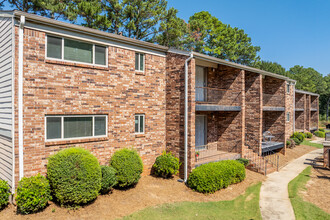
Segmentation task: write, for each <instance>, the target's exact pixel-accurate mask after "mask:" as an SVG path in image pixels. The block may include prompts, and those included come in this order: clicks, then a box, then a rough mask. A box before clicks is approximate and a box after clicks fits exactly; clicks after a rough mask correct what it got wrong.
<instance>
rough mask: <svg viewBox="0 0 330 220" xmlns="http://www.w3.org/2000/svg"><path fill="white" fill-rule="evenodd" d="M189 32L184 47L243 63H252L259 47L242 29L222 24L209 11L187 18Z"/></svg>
mask: <svg viewBox="0 0 330 220" xmlns="http://www.w3.org/2000/svg"><path fill="white" fill-rule="evenodd" d="M188 23H189V34H188V36H187V38H186V42H185V44H184V48H185V49H188V50H194V51H196V52H200V53H204V54H207V55H210V56H214V57H218V58H221V59H225V60H229V61H232V62H235V63H240V64H244V65H252V64H253V63H254V62H256V61H257V60H258V59H259V57H258V56H257V53H258V52H259V51H260V47H258V46H253V45H252V42H251V38H250V37H248V35H247V34H245V33H244V31H243V30H242V29H238V28H233V27H231V26H230V25H226V24H223V23H222V22H221V21H220V20H219V19H218V18H216V17H214V16H212V15H211V14H210V13H209V12H206V11H201V12H198V13H195V14H194V15H193V16H191V17H190V18H189V22H188Z"/></svg>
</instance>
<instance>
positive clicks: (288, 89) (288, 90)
mask: <svg viewBox="0 0 330 220" xmlns="http://www.w3.org/2000/svg"><path fill="white" fill-rule="evenodd" d="M286 92H287V93H288V94H290V84H286Z"/></svg>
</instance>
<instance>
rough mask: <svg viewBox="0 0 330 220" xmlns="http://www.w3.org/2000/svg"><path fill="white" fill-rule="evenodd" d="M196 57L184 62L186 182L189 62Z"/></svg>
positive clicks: (185, 176) (185, 177)
mask: <svg viewBox="0 0 330 220" xmlns="http://www.w3.org/2000/svg"><path fill="white" fill-rule="evenodd" d="M193 57H194V55H193V53H190V57H189V58H188V59H186V61H185V63H184V69H185V73H184V180H183V181H184V182H185V183H186V182H187V179H188V62H189V61H190V60H191V59H192V58H193Z"/></svg>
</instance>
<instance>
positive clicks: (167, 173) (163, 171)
mask: <svg viewBox="0 0 330 220" xmlns="http://www.w3.org/2000/svg"><path fill="white" fill-rule="evenodd" d="M152 167H153V168H154V173H155V175H156V176H160V177H163V178H169V177H172V176H173V175H175V174H177V173H178V172H179V168H180V162H179V158H176V157H175V156H173V154H172V153H166V152H165V151H164V152H163V154H162V155H160V156H159V157H157V158H156V161H155V163H154V165H153V166H152Z"/></svg>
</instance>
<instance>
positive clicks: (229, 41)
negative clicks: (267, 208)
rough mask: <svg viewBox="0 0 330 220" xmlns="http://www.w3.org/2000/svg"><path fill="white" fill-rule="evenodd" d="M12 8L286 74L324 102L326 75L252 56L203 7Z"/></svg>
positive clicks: (39, 4)
mask: <svg viewBox="0 0 330 220" xmlns="http://www.w3.org/2000/svg"><path fill="white" fill-rule="evenodd" d="M5 2H6V3H7V4H9V5H10V6H11V7H12V8H13V9H17V10H20V11H25V12H29V13H34V14H38V15H41V16H45V17H49V18H53V19H61V20H66V21H69V22H71V23H76V24H80V25H83V26H86V27H90V28H94V29H99V30H102V31H106V32H110V33H115V34H120V35H123V36H126V37H130V38H135V39H138V40H143V41H147V42H152V43H156V44H159V45H164V46H168V47H172V48H176V49H181V50H189V51H190V50H193V51H196V52H200V53H204V54H207V55H210V56H214V57H217V58H221V59H225V60H228V61H231V62H235V63H239V64H243V65H248V66H252V67H255V68H259V69H262V70H265V71H269V72H273V73H277V74H280V75H284V76H288V77H290V78H292V79H295V80H296V81H297V84H296V88H297V89H302V90H306V91H310V92H315V93H318V94H320V113H321V114H326V113H327V112H328V111H327V108H328V105H329V103H330V99H329V97H330V74H328V75H327V76H322V74H320V73H319V72H317V71H316V70H314V69H313V68H311V67H309V68H305V67H303V66H299V65H296V66H294V67H292V68H290V69H289V70H286V69H285V68H284V67H282V66H281V65H280V64H278V63H276V62H271V61H264V60H262V59H261V58H260V57H259V56H258V52H259V51H260V47H259V46H255V45H253V44H252V40H251V38H250V37H249V36H248V35H247V34H246V33H245V32H244V30H242V29H239V28H237V27H232V26H230V25H229V24H224V23H222V22H221V21H220V20H219V19H218V18H217V17H215V16H213V15H211V14H210V13H209V12H207V11H201V12H197V13H195V14H193V15H192V16H191V17H190V18H189V20H188V21H185V20H183V19H182V18H180V17H178V10H177V9H175V8H173V7H168V4H167V1H166V0H2V1H1V0H0V8H1V7H3V5H4V3H5Z"/></svg>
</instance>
